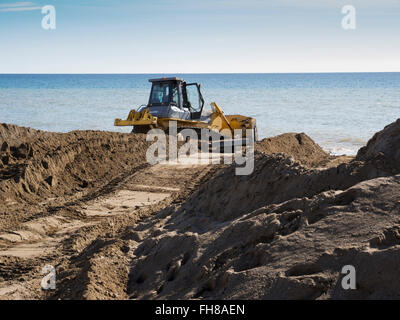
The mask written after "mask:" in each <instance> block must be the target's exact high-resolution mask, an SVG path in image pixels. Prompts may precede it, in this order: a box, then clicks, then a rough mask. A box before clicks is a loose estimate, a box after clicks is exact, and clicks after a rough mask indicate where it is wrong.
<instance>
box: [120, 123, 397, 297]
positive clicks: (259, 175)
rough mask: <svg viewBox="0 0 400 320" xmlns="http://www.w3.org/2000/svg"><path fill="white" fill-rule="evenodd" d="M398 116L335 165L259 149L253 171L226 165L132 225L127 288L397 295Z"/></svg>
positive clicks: (137, 291) (141, 291) (168, 293)
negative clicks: (348, 278)
mask: <svg viewBox="0 0 400 320" xmlns="http://www.w3.org/2000/svg"><path fill="white" fill-rule="evenodd" d="M396 126H397V124H396V125H394V124H392V125H390V126H388V127H386V128H385V129H384V130H383V131H381V132H380V133H379V134H378V135H377V136H375V137H374V138H373V139H372V140H371V141H370V142H369V143H368V145H367V148H366V149H364V151H360V153H359V155H358V156H357V159H356V160H355V161H353V162H351V163H348V164H342V165H340V166H338V167H337V168H330V169H325V170H312V169H308V168H305V167H303V166H301V165H300V164H298V163H296V162H294V161H293V159H290V158H286V157H284V156H282V155H270V156H268V155H267V156H260V157H259V158H257V159H256V170H255V172H254V173H253V174H252V175H250V176H247V177H236V176H234V171H233V168H227V169H224V171H222V172H220V174H219V175H218V176H216V177H214V178H212V179H210V180H209V181H208V182H207V183H205V184H204V185H203V186H201V187H200V188H199V190H198V191H197V192H195V193H194V194H193V195H192V196H191V197H190V198H189V199H188V200H187V201H186V203H185V204H184V205H183V206H182V207H180V208H179V209H178V210H174V209H173V208H170V209H166V210H164V211H162V212H160V213H159V214H158V215H157V216H156V217H153V218H152V219H149V220H148V221H144V222H142V223H141V224H139V225H137V226H134V227H132V228H129V229H128V230H127V231H126V232H127V234H126V235H125V238H128V239H131V240H130V245H131V247H132V248H133V249H132V255H133V258H132V261H131V265H132V268H131V272H130V275H129V279H130V280H129V285H128V288H129V289H128V291H129V294H130V295H131V297H132V298H139V299H143V298H144V299H146V298H160V299H162V298H172V299H189V298H205V299H265V298H269V299H317V298H318V299H327V298H339V299H340V298H398V297H399V296H398V291H399V284H398V281H397V279H398V278H399V276H400V272H399V270H398V268H397V266H398V263H399V262H400V255H399V251H400V236H399V234H400V233H399V230H400V219H399V217H398V212H399V209H400V207H399V206H400V204H399V196H398V194H399V192H400V175H399V174H398V173H399V170H398V167H397V163H398V162H397V163H396V161H397V158H396V157H397V156H398V153H397V152H391V151H393V146H396V144H397V141H399V139H400V135H399V134H395V133H394V132H395V131H394V128H395V127H396ZM383 142H385V143H383ZM397 150H398V149H397ZM382 154H383V156H382ZM369 155H370V156H369ZM348 264H350V265H353V266H354V267H355V268H356V271H357V288H358V290H343V289H342V287H341V279H342V275H341V270H342V267H343V266H345V265H348Z"/></svg>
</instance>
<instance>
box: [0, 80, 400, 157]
mask: <svg viewBox="0 0 400 320" xmlns="http://www.w3.org/2000/svg"><path fill="white" fill-rule="evenodd" d="M170 76H177V77H180V78H183V79H184V80H186V81H187V82H197V83H201V85H202V94H203V97H204V100H205V109H210V103H211V102H214V101H215V102H217V104H218V105H219V106H220V107H222V109H223V110H224V112H225V113H226V114H243V115H246V116H251V117H255V118H256V119H257V127H258V134H259V138H260V139H261V138H265V137H271V136H275V135H278V134H282V133H286V132H304V133H306V134H307V135H309V136H310V137H311V138H312V139H314V141H316V142H317V143H318V144H319V145H321V146H322V147H323V148H324V149H325V150H326V151H328V152H330V153H332V154H336V155H341V154H347V155H354V154H356V153H357V150H358V149H359V148H360V147H362V146H363V145H365V144H366V143H367V141H368V140H369V139H370V138H371V137H372V136H373V134H374V133H375V132H377V131H379V130H382V129H383V128H384V127H385V126H386V125H387V124H389V123H391V122H393V121H395V120H396V119H398V118H400V73H318V74H313V73H305V74H234V73H230V74H0V122H4V123H12V124H17V125H20V126H27V127H32V128H36V129H41V130H46V131H55V132H68V131H72V130H107V131H116V132H130V130H131V128H129V127H114V126H113V123H114V118H126V116H127V115H128V113H129V110H131V109H135V108H137V107H139V106H140V105H142V104H146V103H147V101H148V98H149V93H150V88H151V83H150V82H149V81H148V80H149V79H151V78H159V77H170Z"/></svg>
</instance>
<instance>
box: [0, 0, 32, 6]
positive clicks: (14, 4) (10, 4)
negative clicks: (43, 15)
mask: <svg viewBox="0 0 400 320" xmlns="http://www.w3.org/2000/svg"><path fill="white" fill-rule="evenodd" d="M32 5H34V3H33V2H28V1H25V2H15V3H3V4H0V8H15V7H26V6H32Z"/></svg>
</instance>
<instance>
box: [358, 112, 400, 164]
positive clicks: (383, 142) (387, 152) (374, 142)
mask: <svg viewBox="0 0 400 320" xmlns="http://www.w3.org/2000/svg"><path fill="white" fill-rule="evenodd" d="M356 158H357V160H361V161H371V160H373V159H376V158H379V159H381V161H385V162H387V165H389V166H392V167H393V168H394V169H395V170H397V171H398V170H400V119H398V120H397V121H396V122H393V123H391V124H390V125H388V126H386V127H385V128H384V129H383V130H382V131H379V132H377V133H376V134H375V135H374V136H373V137H372V139H371V140H370V141H368V144H367V145H366V146H365V147H363V148H361V149H360V150H359V151H358V153H357V157H356Z"/></svg>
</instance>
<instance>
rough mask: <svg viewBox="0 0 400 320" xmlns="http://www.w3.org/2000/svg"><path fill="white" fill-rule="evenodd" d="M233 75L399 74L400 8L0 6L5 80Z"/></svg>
mask: <svg viewBox="0 0 400 320" xmlns="http://www.w3.org/2000/svg"><path fill="white" fill-rule="evenodd" d="M45 5H53V6H54V8H55V9H56V29H55V30H45V29H43V28H42V19H43V17H45V14H43V13H42V10H41V8H42V7H43V6H45ZM344 5H352V6H354V8H355V9H356V28H355V29H350V30H345V29H343V28H342V19H343V17H344V16H345V14H343V13H342V7H343V6H344ZM231 72H233V73H258V72H259V73H290V72H400V0H320V1H316V0H246V1H244V0H197V1H193V0H146V1H144V0H141V1H136V0H130V1H129V0H84V1H77V0H33V1H13V0H0V73H231Z"/></svg>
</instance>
